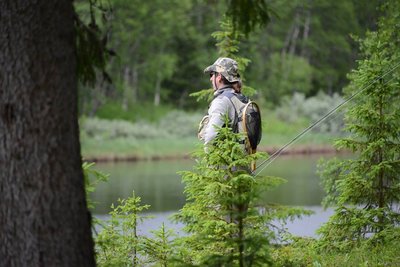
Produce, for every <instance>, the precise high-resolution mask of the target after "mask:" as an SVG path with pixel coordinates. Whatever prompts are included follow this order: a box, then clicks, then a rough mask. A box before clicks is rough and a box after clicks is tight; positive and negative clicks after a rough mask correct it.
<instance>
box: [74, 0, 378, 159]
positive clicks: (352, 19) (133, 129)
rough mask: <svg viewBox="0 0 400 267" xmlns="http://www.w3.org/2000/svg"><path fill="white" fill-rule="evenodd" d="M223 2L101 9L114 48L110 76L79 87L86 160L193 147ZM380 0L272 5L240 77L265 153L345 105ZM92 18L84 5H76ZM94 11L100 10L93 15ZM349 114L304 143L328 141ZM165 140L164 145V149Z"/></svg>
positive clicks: (186, 0) (188, 0) (246, 43)
mask: <svg viewBox="0 0 400 267" xmlns="http://www.w3.org/2000/svg"><path fill="white" fill-rule="evenodd" d="M224 4H225V2H222V1H198V0H180V1H177V0H154V1H138V0H134V1H127V0H110V1H109V2H103V3H100V2H98V3H97V7H98V8H97V9H96V10H94V13H93V14H94V15H96V16H97V17H98V18H97V21H98V22H99V23H98V25H99V29H98V30H99V33H101V34H103V38H102V39H103V41H104V44H106V46H107V48H108V49H110V53H109V54H110V57H109V58H108V59H107V65H106V73H103V74H102V73H97V75H98V76H99V77H100V76H102V79H101V78H100V79H97V81H96V83H95V84H94V86H90V85H88V86H85V85H80V88H79V113H80V124H81V127H80V128H81V144H82V154H83V156H84V157H86V158H89V159H109V158H115V157H132V158H148V157H166V156H168V157H171V156H180V155H185V154H186V153H188V152H190V151H191V150H193V149H194V146H195V145H196V142H198V141H197V140H196V131H197V124H198V122H199V121H200V119H201V117H202V116H203V115H204V113H206V111H207V107H208V103H207V102H206V101H203V102H202V101H200V102H197V101H196V98H194V97H192V96H190V94H191V93H194V92H196V91H199V90H201V89H206V88H210V83H209V78H208V77H207V76H206V75H205V74H204V73H203V69H204V68H205V67H206V66H208V65H210V64H212V63H213V62H214V61H215V59H216V58H218V56H219V55H218V49H217V47H216V43H217V40H216V39H215V38H214V37H213V33H215V32H217V31H220V30H221V25H220V21H222V18H223V15H224V14H223V12H221V10H225V9H224V6H223V5H224ZM380 4H381V1H378V0H374V1H356V0H351V1H350V0H338V1H330V0H321V1H308V0H299V1H289V0H279V1H277V0H274V1H269V3H268V6H269V7H270V9H271V14H272V16H271V18H270V19H271V20H270V22H269V23H268V25H267V27H260V28H258V29H256V30H255V31H253V32H251V33H250V34H249V35H248V36H246V38H242V40H241V42H240V44H239V52H238V54H240V56H242V57H245V58H247V59H249V60H250V63H249V64H248V66H247V68H246V70H245V72H244V73H242V76H243V78H244V84H245V85H247V86H250V87H252V88H255V89H256V91H257V93H256V94H255V95H254V96H252V98H253V99H254V100H255V101H257V102H258V103H259V104H260V105H261V107H262V110H263V129H264V136H265V137H264V139H263V141H262V144H261V145H262V146H263V147H271V146H281V145H282V144H285V143H286V142H288V141H289V140H290V139H291V138H292V137H294V136H295V135H296V134H297V133H299V132H300V131H301V130H302V129H304V128H305V127H307V126H308V125H309V124H310V123H311V122H313V121H315V120H316V119H318V118H319V117H321V116H323V115H324V114H326V113H327V112H328V111H329V110H331V109H332V108H334V107H335V106H336V105H338V104H339V103H340V102H341V101H342V100H343V99H342V97H341V94H342V89H343V88H344V87H345V86H346V85H347V84H348V79H347V77H346V75H347V73H349V72H350V70H351V69H353V68H354V67H355V66H356V61H357V59H358V47H359V45H358V43H357V41H356V40H355V39H356V38H354V37H355V36H356V37H360V38H362V37H364V36H365V34H366V32H367V31H369V30H375V29H376V22H377V19H378V17H379V16H381V15H382V14H381V11H380V9H379V6H380ZM75 5H76V9H77V11H78V14H79V15H80V17H81V18H82V19H83V20H87V21H90V19H91V16H90V12H89V8H90V7H89V4H88V2H87V1H76V2H75ZM92 11H93V10H92ZM342 125H343V121H342V115H341V114H337V115H336V116H335V117H334V118H331V119H330V120H329V121H328V122H327V123H325V124H323V125H321V126H320V127H318V128H316V129H314V131H313V133H312V134H310V135H307V136H305V138H303V139H302V140H301V142H300V144H303V145H304V144H306V145H310V144H311V143H312V144H313V145H316V144H326V145H328V144H331V143H332V142H331V141H332V139H333V138H335V137H337V136H339V135H341V134H342V133H341V128H342ZM166 140H167V142H166Z"/></svg>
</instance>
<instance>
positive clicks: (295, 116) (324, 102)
mask: <svg viewBox="0 0 400 267" xmlns="http://www.w3.org/2000/svg"><path fill="white" fill-rule="evenodd" d="M342 102H343V98H342V97H341V96H339V95H338V94H336V93H335V94H334V95H333V96H329V95H327V94H325V93H323V92H320V93H318V94H317V95H316V96H314V97H310V98H306V97H305V95H304V94H301V93H295V94H293V96H292V97H291V98H286V99H284V101H283V104H282V105H281V106H280V107H278V108H277V109H276V114H277V117H278V118H280V119H281V120H283V121H285V122H287V123H293V122H296V121H297V120H299V119H301V118H306V119H308V120H309V123H310V124H311V123H313V122H315V121H317V120H318V119H320V118H322V117H323V116H324V115H325V114H327V113H328V112H329V111H331V110H332V109H334V108H335V107H336V106H338V105H339V104H340V103H342ZM343 125H344V123H343V112H341V111H340V110H339V111H336V113H335V114H333V115H331V116H330V117H328V118H327V119H326V120H325V121H323V122H322V123H320V124H319V125H318V126H317V127H314V128H313V129H312V130H313V131H314V132H320V133H331V134H338V133H340V132H341V130H342V128H343Z"/></svg>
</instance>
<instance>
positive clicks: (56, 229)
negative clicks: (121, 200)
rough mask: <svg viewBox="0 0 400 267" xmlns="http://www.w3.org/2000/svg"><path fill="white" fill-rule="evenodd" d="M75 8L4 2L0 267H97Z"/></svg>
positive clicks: (42, 0) (0, 14) (65, 2)
mask: <svg viewBox="0 0 400 267" xmlns="http://www.w3.org/2000/svg"><path fill="white" fill-rule="evenodd" d="M73 19H74V11H73V6H72V1H70V0H59V1H48V0H39V1H34V2H31V1H25V0H2V1H0V36H2V40H1V42H0V266H94V265H95V262H94V252H93V240H92V236H91V229H90V214H89V212H88V210H87V207H86V200H85V191H84V181H83V174H82V167H81V165H82V162H81V156H80V144H79V129H78V121H77V77H76V70H77V68H76V58H75V56H76V53H75V31H74V24H73V23H74V21H73Z"/></svg>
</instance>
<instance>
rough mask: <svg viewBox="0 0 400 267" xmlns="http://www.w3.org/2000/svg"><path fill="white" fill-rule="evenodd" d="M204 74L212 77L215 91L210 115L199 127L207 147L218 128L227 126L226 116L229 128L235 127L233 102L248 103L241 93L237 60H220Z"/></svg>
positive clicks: (235, 113)
mask: <svg viewBox="0 0 400 267" xmlns="http://www.w3.org/2000/svg"><path fill="white" fill-rule="evenodd" d="M204 72H205V73H208V74H209V75H210V82H211V84H212V87H213V89H214V99H213V101H212V102H211V104H210V107H209V109H208V115H207V116H205V117H204V118H203V119H202V121H201V122H200V125H199V139H200V140H202V141H204V144H205V145H206V146H207V145H208V144H210V143H212V141H213V140H214V138H215V137H216V136H217V131H218V130H217V128H218V127H222V126H223V125H224V124H225V116H226V115H227V116H228V119H229V126H230V127H232V126H234V124H235V120H237V111H236V110H235V107H234V105H233V103H232V100H233V101H242V102H247V98H246V97H245V96H244V95H242V93H241V88H242V81H241V79H240V75H239V72H238V64H237V62H236V61H235V60H233V59H231V58H227V57H221V58H218V59H217V60H216V61H215V62H214V64H212V65H211V66H208V67H207V68H205V70H204ZM232 95H234V96H235V97H232ZM236 124H237V122H236ZM234 131H238V129H234Z"/></svg>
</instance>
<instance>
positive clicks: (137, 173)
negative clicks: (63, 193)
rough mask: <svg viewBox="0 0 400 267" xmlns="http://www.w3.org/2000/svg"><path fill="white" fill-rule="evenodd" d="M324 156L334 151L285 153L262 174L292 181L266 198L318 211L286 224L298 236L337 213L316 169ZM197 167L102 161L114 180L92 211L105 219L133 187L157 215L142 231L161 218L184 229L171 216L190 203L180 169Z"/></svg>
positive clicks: (96, 196) (186, 162)
mask: <svg viewBox="0 0 400 267" xmlns="http://www.w3.org/2000/svg"><path fill="white" fill-rule="evenodd" d="M321 157H324V158H329V157H332V155H329V156H315V155H313V156H310V155H301V156H282V157H280V158H278V159H277V160H275V161H274V162H273V163H272V164H271V165H269V166H268V167H267V168H265V169H264V170H263V172H262V174H265V175H271V176H278V177H282V178H285V179H286V180H287V183H285V184H283V185H280V186H279V187H278V188H276V189H275V190H273V191H268V192H267V193H266V194H265V195H264V196H263V199H264V201H265V202H274V203H278V204H283V205H289V206H301V207H304V208H306V209H310V210H313V211H314V212H315V214H314V215H311V216H309V217H305V218H302V219H299V220H295V221H294V222H291V223H289V224H288V225H287V228H288V229H289V231H290V232H292V233H294V234H297V235H301V236H315V230H316V229H317V228H318V227H319V226H320V225H321V224H322V223H323V222H325V221H327V220H328V218H329V216H330V215H331V214H332V210H327V211H325V210H323V209H322V207H321V205H320V204H321V200H322V198H323V196H324V192H323V190H322V188H321V186H320V180H319V177H318V176H317V174H316V169H317V162H318V160H319V159H320V158H321ZM193 165H194V161H192V160H176V161H172V160H169V161H139V162H118V163H101V164H100V163H98V164H96V165H95V169H96V170H100V171H102V172H104V173H108V174H110V179H109V181H108V182H107V183H100V184H99V185H98V186H97V188H96V191H95V192H94V193H93V194H92V199H93V200H94V201H95V202H97V204H96V208H95V210H94V211H93V213H94V214H95V216H97V217H100V218H106V217H107V216H106V214H107V213H108V212H109V211H110V206H111V204H112V203H114V204H116V203H117V200H118V198H127V197H130V196H132V191H133V190H134V191H135V194H136V195H137V196H140V197H141V198H142V204H148V205H151V207H150V209H149V210H148V211H147V212H146V214H145V215H153V216H154V218H153V219H151V220H146V221H145V222H144V223H143V225H141V228H140V230H141V231H142V232H143V233H147V232H149V231H150V230H154V229H158V227H159V226H160V225H161V223H162V222H164V223H165V224H166V225H167V226H170V227H173V228H175V229H176V230H179V229H180V228H181V225H173V224H172V223H171V222H170V221H169V220H168V217H169V216H170V215H172V214H173V213H175V212H177V211H178V210H179V209H180V208H182V207H183V205H184V204H185V196H184V194H183V190H184V184H183V183H182V182H181V176H180V175H179V174H177V172H179V171H183V170H192V168H193Z"/></svg>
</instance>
